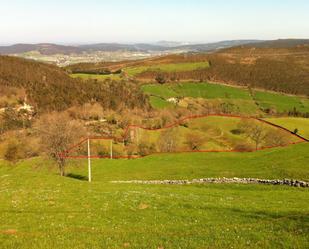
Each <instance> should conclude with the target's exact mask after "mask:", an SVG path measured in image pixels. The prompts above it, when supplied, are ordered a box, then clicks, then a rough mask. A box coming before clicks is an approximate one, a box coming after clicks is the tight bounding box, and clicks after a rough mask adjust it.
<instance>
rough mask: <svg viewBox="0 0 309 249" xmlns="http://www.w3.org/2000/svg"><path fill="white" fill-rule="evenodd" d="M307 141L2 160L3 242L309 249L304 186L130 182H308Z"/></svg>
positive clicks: (53, 245) (0, 204) (49, 245)
mask: <svg viewBox="0 0 309 249" xmlns="http://www.w3.org/2000/svg"><path fill="white" fill-rule="evenodd" d="M308 149H309V147H308V144H307V143H304V144H299V145H293V146H289V147H286V148H279V149H271V150H266V151H260V152H254V153H188V154H169V155H153V156H149V157H145V158H142V159H136V160H93V182H92V183H88V182H87V181H86V180H87V166H86V165H87V163H86V161H85V160H71V161H70V167H69V168H68V172H67V173H68V176H70V177H66V178H62V177H60V176H58V174H57V172H56V171H55V169H54V167H53V166H52V164H51V163H49V161H46V160H45V159H42V158H36V159H29V160H25V161H22V162H20V163H18V164H17V165H10V164H9V163H5V162H4V161H0V165H1V166H0V175H1V178H0V193H1V195H0V219H1V224H0V241H1V248H44V249H48V248H248V247H250V248H308V246H309V239H308V236H307V235H308V232H309V220H308V215H309V208H308V205H307V202H308V197H309V195H308V190H307V189H302V188H295V187H286V186H260V185H237V184H236V185H234V184H230V185H228V184H225V185H224V184H223V185H211V184H208V185H188V186H179V185H178V186H168V185H134V184H112V183H110V181H113V180H132V179H144V180H150V179H193V178H203V177H223V176H225V177H259V178H268V179H276V178H278V179H282V178H294V179H302V180H307V181H308V175H309V174H308V173H309V171H308V170H309V169H308V160H309V158H308Z"/></svg>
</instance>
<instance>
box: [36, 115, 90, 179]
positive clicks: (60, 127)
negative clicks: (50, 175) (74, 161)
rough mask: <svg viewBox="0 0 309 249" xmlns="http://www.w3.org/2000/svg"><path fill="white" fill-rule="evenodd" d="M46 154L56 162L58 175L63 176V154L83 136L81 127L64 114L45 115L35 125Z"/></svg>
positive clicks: (64, 161) (83, 132)
mask: <svg viewBox="0 0 309 249" xmlns="http://www.w3.org/2000/svg"><path fill="white" fill-rule="evenodd" d="M35 128H36V131H37V133H38V136H39V137H40V139H41V143H42V146H43V148H44V150H45V151H46V153H47V154H48V155H49V156H50V157H51V158H52V159H53V160H55V161H56V162H57V164H58V167H59V171H60V175H61V176H65V164H66V159H65V157H63V153H64V152H65V151H66V150H67V149H68V148H69V146H71V145H72V144H73V143H75V142H77V141H79V140H80V138H81V137H82V136H84V135H85V130H84V128H83V126H82V125H81V124H80V123H79V122H78V121H75V120H72V119H71V118H70V117H69V116H68V115H67V114H65V113H52V114H46V115H44V116H42V117H41V118H40V120H39V121H38V122H37V123H36V125H35Z"/></svg>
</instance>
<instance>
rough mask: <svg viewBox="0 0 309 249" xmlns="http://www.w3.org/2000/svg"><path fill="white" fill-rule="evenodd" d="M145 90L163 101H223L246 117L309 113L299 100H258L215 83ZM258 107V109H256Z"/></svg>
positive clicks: (260, 96) (308, 103)
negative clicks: (262, 112) (267, 111)
mask: <svg viewBox="0 0 309 249" xmlns="http://www.w3.org/2000/svg"><path fill="white" fill-rule="evenodd" d="M142 90H143V91H144V92H145V93H147V94H149V95H151V96H156V97H160V98H162V99H161V103H162V101H163V99H168V98H172V97H178V98H183V97H190V98H203V99H207V100H208V101H209V102H211V101H213V100H221V101H222V102H225V103H231V104H233V105H235V106H236V107H237V108H239V112H241V113H244V114H256V113H258V112H259V110H258V109H259V108H261V109H262V110H265V109H275V110H276V111H277V112H279V113H280V112H288V111H291V110H293V109H294V107H295V108H296V110H297V111H299V112H301V113H306V112H309V100H308V99H306V98H302V97H298V96H288V95H282V94H279V93H278V94H277V93H269V92H262V91H255V92H254V100H253V98H252V96H251V95H250V93H249V91H248V90H247V89H244V88H239V87H232V86H226V85H220V84H213V83H206V82H205V83H190V82H187V83H168V84H163V85H159V84H148V85H143V86H142ZM256 103H257V105H256ZM157 106H159V107H160V108H167V107H169V106H168V105H164V104H163V103H162V104H161V105H153V107H154V108H157Z"/></svg>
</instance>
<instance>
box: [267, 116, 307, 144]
mask: <svg viewBox="0 0 309 249" xmlns="http://www.w3.org/2000/svg"><path fill="white" fill-rule="evenodd" d="M266 120H267V121H270V122H272V123H274V124H277V125H280V126H282V127H284V128H287V129H289V130H290V131H292V132H294V131H295V129H297V130H298V132H297V134H299V135H301V136H303V137H305V138H307V139H309V119H308V118H293V117H283V118H267V119H266Z"/></svg>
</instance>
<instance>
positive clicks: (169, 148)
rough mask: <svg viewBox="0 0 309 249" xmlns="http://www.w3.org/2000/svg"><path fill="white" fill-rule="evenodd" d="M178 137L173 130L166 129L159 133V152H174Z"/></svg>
mask: <svg viewBox="0 0 309 249" xmlns="http://www.w3.org/2000/svg"><path fill="white" fill-rule="evenodd" d="M177 144H178V137H177V133H176V132H175V131H173V129H167V130H165V131H163V132H162V133H161V136H160V139H159V147H160V151H161V152H174V151H176V149H177Z"/></svg>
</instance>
